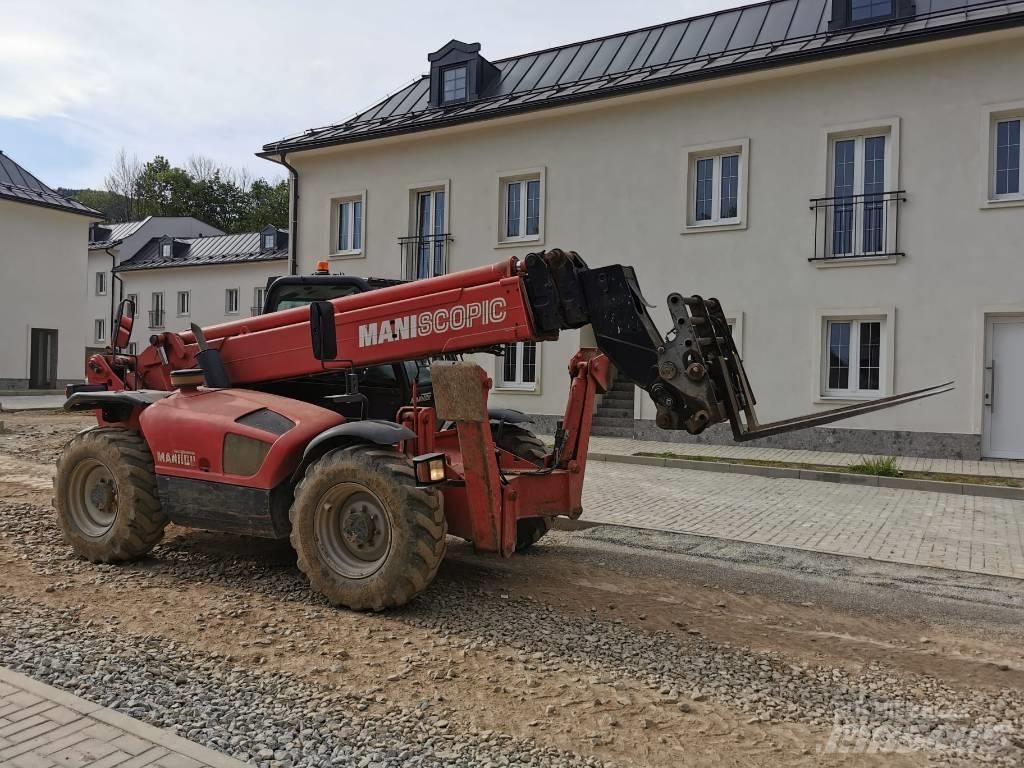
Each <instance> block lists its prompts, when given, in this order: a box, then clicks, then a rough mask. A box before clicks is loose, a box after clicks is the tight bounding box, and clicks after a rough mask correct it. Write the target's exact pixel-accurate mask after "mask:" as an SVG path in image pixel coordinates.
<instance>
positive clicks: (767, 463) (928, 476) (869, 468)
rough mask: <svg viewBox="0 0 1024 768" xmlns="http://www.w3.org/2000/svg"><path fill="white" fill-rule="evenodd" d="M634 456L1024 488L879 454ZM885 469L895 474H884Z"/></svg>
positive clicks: (667, 453)
mask: <svg viewBox="0 0 1024 768" xmlns="http://www.w3.org/2000/svg"><path fill="white" fill-rule="evenodd" d="M633 455H634V456H650V457H652V458H656V459H685V460H686V461H707V462H711V463H715V464H744V465H748V466H753V467H784V468H787V469H806V470H811V471H814V472H840V473H843V474H847V475H875V476H878V477H906V478H909V479H911V480H938V481H939V482H943V483H963V484H965V485H999V486H1002V487H1004V488H1024V483H1022V482H1021V481H1020V480H1015V479H1013V478H1009V477H994V476H991V475H958V474H952V473H949V472H909V471H903V470H901V469H899V468H898V467H896V457H894V456H882V457H878V458H872V459H868V458H867V457H864V458H863V459H862V460H861V462H860V463H858V464H851V465H848V466H838V465H834V464H804V463H801V462H796V461H772V460H769V459H737V458H725V457H722V456H701V455H690V454H685V453H674V452H672V451H661V452H658V453H652V452H647V451H639V452H637V453H634V454H633ZM889 471H893V472H895V474H887V473H888V472H889Z"/></svg>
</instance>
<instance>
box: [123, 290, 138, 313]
mask: <svg viewBox="0 0 1024 768" xmlns="http://www.w3.org/2000/svg"><path fill="white" fill-rule="evenodd" d="M125 298H126V299H127V300H128V301H130V302H131V303H132V307H133V308H134V309H135V314H138V313H139V312H140V311H141V307H139V294H137V293H129V294H127V295H126V296H125Z"/></svg>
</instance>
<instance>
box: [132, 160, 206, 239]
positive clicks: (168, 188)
mask: <svg viewBox="0 0 1024 768" xmlns="http://www.w3.org/2000/svg"><path fill="white" fill-rule="evenodd" d="M192 187H193V182H192V178H191V177H190V176H189V175H188V173H187V172H185V171H184V170H183V169H181V168H175V167H173V166H172V165H171V164H170V163H169V162H168V160H167V158H166V157H164V156H163V155H157V156H156V157H154V158H153V159H152V160H150V161H149V162H148V163H146V164H145V165H144V166H142V172H141V173H140V174H139V178H138V180H137V181H136V182H135V209H136V214H137V215H138V216H139V217H143V216H191V215H193V201H192ZM211 223H212V222H211Z"/></svg>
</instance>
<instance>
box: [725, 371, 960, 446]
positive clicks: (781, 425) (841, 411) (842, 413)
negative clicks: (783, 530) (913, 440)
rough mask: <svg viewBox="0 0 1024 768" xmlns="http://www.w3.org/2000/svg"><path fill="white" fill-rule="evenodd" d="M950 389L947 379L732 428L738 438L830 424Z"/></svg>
mask: <svg viewBox="0 0 1024 768" xmlns="http://www.w3.org/2000/svg"><path fill="white" fill-rule="evenodd" d="M952 389H954V382H952V381H948V382H946V383H945V384H937V385H935V386H931V387H925V388H923V389H916V390H913V391H911V392H904V393H902V394H899V395H890V396H889V397H883V398H880V399H878V400H869V401H867V402H864V403H854V404H853V405H846V406H843V407H842V408H833V409H832V410H830V411H824V412H822V413H809V414H806V415H804V416H796V417H795V418H792V419H784V420H782V421H773V422H770V423H768V424H762V425H760V426H758V427H756V428H754V429H750V430H747V429H743V428H742V427H741V428H740V429H734V430H733V436H734V437H735V439H736V440H738V441H743V440H754V439H756V438H759V437H767V436H768V435H779V434H782V433H784V432H793V431H795V430H798V429H806V428H807V427H816V426H820V425H822V424H831V423H832V422H834V421H840V420H841V419H848V418H850V417H852V416H859V415H861V414H864V413H871V412H873V411H880V410H882V409H884V408H892V407H893V406H897V405H903V404H904V403H911V402H913V401H914V400H921V399H923V398H925V397H932V396H933V395H941V394H942V393H944V392H949V391H951V390H952Z"/></svg>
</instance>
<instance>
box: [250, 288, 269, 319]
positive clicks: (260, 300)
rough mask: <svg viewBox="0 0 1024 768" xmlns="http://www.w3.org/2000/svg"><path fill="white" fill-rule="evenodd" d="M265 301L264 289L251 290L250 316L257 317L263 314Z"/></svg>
mask: <svg viewBox="0 0 1024 768" xmlns="http://www.w3.org/2000/svg"><path fill="white" fill-rule="evenodd" d="M266 300H267V289H266V288H253V290H252V314H253V315H254V316H255V315H259V314H261V313H262V312H263V304H264V302H266Z"/></svg>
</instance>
